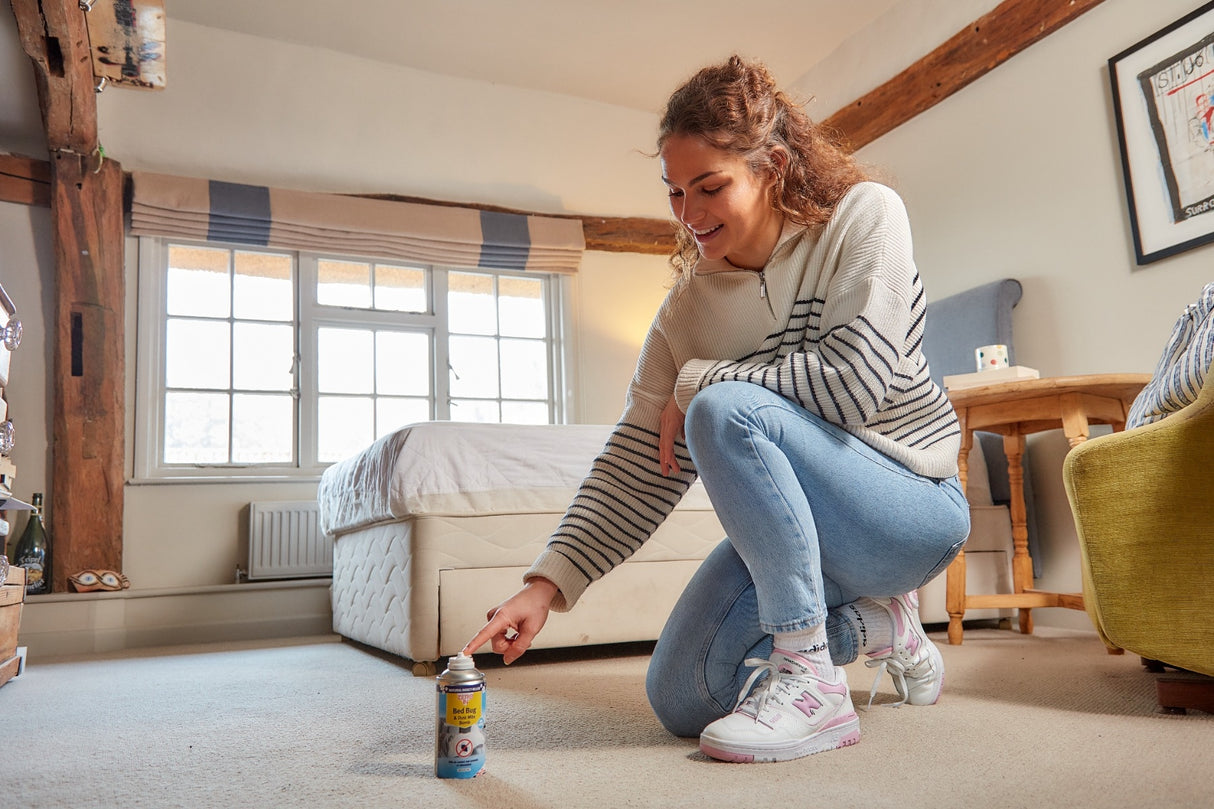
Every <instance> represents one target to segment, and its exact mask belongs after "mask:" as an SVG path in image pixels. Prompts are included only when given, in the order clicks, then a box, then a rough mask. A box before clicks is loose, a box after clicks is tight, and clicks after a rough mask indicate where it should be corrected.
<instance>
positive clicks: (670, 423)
mask: <svg viewBox="0 0 1214 809" xmlns="http://www.w3.org/2000/svg"><path fill="white" fill-rule="evenodd" d="M683 421H684V416H683V411H682V410H680V409H679V403H678V402H676V401H675V399H674V397H673V396H671V397H670V401H669V402H667V403H666V406H665V407H664V408H662V417H661V419H660V421H659V422H658V424H659V427H658V468H659V469H660V470H661V472H662V477H666V476H667V475H669V474H670V473H671V472H672V471H673V472H674V473H675V474H678V473H679V472H682V471H683V470H682V469H680V468H679V459H678V458H676V457H675V454H674V442H675V441H677V440H678V439H679V438H681V437H682V436H683Z"/></svg>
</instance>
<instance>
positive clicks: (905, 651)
mask: <svg viewBox="0 0 1214 809" xmlns="http://www.w3.org/2000/svg"><path fill="white" fill-rule="evenodd" d="M869 600H870V601H872V602H874V603H876V604H879V605H880V606H882V607H884V608H885V610H886V611H887V612H889V614H890V618H891V619H892V620H893V622H894V642H893V645H892V646H890V647H889V648H888V649H881V650H879V651H876V652H869V654H868V657H869V658H870V659H869V660H866V661H865V662H864V665H866V666H869V667H870V668H878V669H880V670H879V671H878V672H877V679H876V680H875V681H874V682H873V688H872V691H871V692H870V693H869V696H868V704H869V705H872V704H873V697H874V696H876V694H877V687H878V686H879V685H880V684H881V675H882V674H884V673H885V672H887V671H888V672H889V674H890V676H891V677H893V679H894V688H895V689H896V690H897V691H898V696H900V697H901V698H902V700H901V701H900V702H895V703H893V704H892V705H891V706H890V707H897V706H898V705H902V704H904V703H907V702H909V703H910V704H911V705H934V704H935V703H936V700H938V699H940V691H941V689H943V688H944V658H943V657H941V656H940V650H939V649H937V648H936V644H934V643H932V641H931V639H930V638H928V636H927V633H926V632H924V631H923V624H922V623H920V622H919V594H918V593H916V592H910V593H906V594H904V595H900V596H894V597H893V598H872V599H869Z"/></svg>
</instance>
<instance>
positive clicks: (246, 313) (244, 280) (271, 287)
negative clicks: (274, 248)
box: [232, 250, 295, 321]
mask: <svg viewBox="0 0 1214 809" xmlns="http://www.w3.org/2000/svg"><path fill="white" fill-rule="evenodd" d="M233 259H234V262H235V269H236V274H235V277H234V278H233V281H232V298H233V299H232V314H233V315H234V316H236V317H240V318H245V319H248V320H286V321H291V320H294V319H295V285H294V284H293V283H292V282H291V265H292V264H293V263H294V260H293V259H292V258H291V256H289V255H284V254H282V253H249V252H245V251H242V250H238V251H236V253H235V254H234V255H233Z"/></svg>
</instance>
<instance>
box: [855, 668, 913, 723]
mask: <svg viewBox="0 0 1214 809" xmlns="http://www.w3.org/2000/svg"><path fill="white" fill-rule="evenodd" d="M864 665H866V666H868V667H869V668H870V669H871V668H876V669H877V676H876V677H874V678H873V687H872V688H871V689H870V690H869V692H868V704H867V705H865V706H864V710H866V711H867V710H868V709H869V708H871V707H873V700H874V699H876V697H877V689H878V688H880V687H881V680H882V679H883V678H884V677H885V674H886V672H888V673H889V676H890V677H892V678H894V682H896V683H898V684H900V685H901V686H902V687H901V688H899V689H897V690H898V693H899V694H906V695H908V696H909V695H910V689H909V688H908V687H907V685H906V669H904V668H903V666H902V664H901V662H895V665H894V667H893V668H890V666H889V658H888V657H887V658H884V659H881V660H865V661H864ZM908 696H906V697H903V698H902V699H900V700H898V701H897V702H891V703H889V704H888V705H886V706H885V707H887V708H897V707H898V706H899V705H904V704H905V703H906V700H907V698H908Z"/></svg>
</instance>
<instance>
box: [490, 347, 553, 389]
mask: <svg viewBox="0 0 1214 809" xmlns="http://www.w3.org/2000/svg"><path fill="white" fill-rule="evenodd" d="M501 351H502V396H509V397H511V398H515V399H547V398H548V354H547V345H546V344H545V343H544V341H542V340H505V339H503V340H502V344H501Z"/></svg>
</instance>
